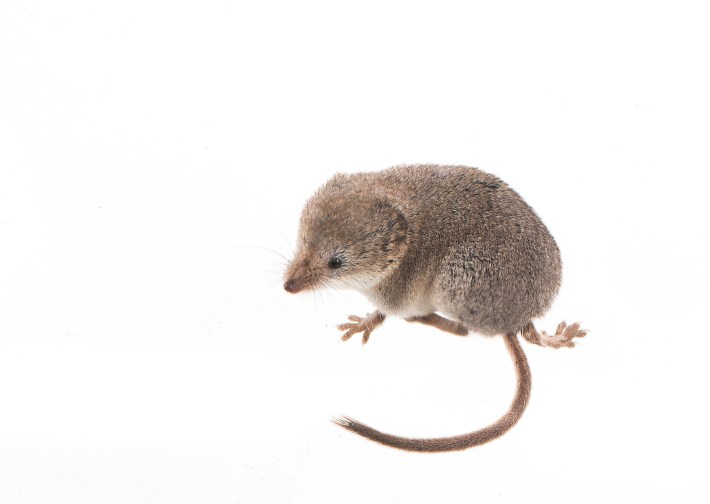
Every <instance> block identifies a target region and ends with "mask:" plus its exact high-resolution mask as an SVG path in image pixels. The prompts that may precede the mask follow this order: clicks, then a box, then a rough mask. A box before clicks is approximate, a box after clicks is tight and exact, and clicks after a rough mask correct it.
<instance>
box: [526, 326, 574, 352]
mask: <svg viewBox="0 0 710 504" xmlns="http://www.w3.org/2000/svg"><path fill="white" fill-rule="evenodd" d="M521 334H522V336H523V338H525V339H526V340H528V341H529V342H530V343H534V344H536V345H540V346H544V347H551V348H560V347H563V346H564V347H569V348H572V347H574V341H573V340H574V338H583V337H584V336H586V334H587V330H586V329H580V327H579V323H578V322H575V323H574V324H572V325H570V326H568V325H567V323H566V322H560V323H559V325H558V326H557V330H556V331H555V334H547V333H546V332H545V331H541V332H537V330H536V329H535V326H534V325H533V323H532V322H528V323H527V324H526V325H525V327H523V329H522V331H521Z"/></svg>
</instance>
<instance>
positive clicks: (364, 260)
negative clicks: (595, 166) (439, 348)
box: [284, 165, 585, 451]
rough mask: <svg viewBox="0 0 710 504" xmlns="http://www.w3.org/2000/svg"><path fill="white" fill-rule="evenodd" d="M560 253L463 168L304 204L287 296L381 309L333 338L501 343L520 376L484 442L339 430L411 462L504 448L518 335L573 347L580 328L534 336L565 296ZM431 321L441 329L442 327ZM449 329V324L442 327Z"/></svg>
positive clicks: (343, 187)
mask: <svg viewBox="0 0 710 504" xmlns="http://www.w3.org/2000/svg"><path fill="white" fill-rule="evenodd" d="M560 279H561V263H560V253H559V250H558V248H557V245H556V244H555V241H554V240H553V238H552V236H551V235H550V233H549V232H548V230H547V228H546V227H545V225H544V224H543V223H542V221H540V219H539V218H538V216H537V215H536V214H535V212H534V211H533V210H532V208H530V207H529V206H528V205H527V204H526V203H525V202H524V201H523V200H522V198H521V197H520V196H519V195H518V194H517V193H516V192H515V191H513V190H512V189H511V188H510V187H508V185H507V184H505V183H504V182H502V181H501V180H500V179H498V178H496V177H494V176H493V175H489V174H487V173H484V172H482V171H480V170H478V169H475V168H467V167H462V166H435V165H417V166H398V167H394V168H390V169H388V170H384V171H380V172H372V173H356V174H353V175H342V174H339V175H336V176H335V177H333V178H332V179H331V180H330V181H328V182H327V183H326V184H325V185H324V186H323V187H321V188H320V189H319V190H318V191H317V192H316V193H315V195H314V196H313V197H312V198H311V199H310V200H309V201H308V203H307V204H306V206H305V208H304V210H303V214H302V216H301V222H300V228H299V239H298V251H297V253H296V257H295V258H294V259H293V261H292V262H291V263H290V264H289V267H288V270H287V272H286V282H285V284H284V288H285V289H286V290H287V291H289V292H299V291H301V290H307V289H315V288H318V287H322V286H333V287H346V288H354V289H356V290H359V291H361V292H363V293H364V294H365V295H366V296H367V297H368V298H369V299H370V300H371V301H372V303H373V304H374V305H375V306H376V307H377V311H376V312H374V313H372V314H370V315H369V316H368V317H366V318H361V317H351V318H350V320H351V321H352V322H351V323H346V324H343V325H341V326H339V328H340V329H341V330H344V331H346V332H345V334H344V335H343V339H344V340H345V339H348V338H350V337H351V336H352V335H353V334H355V333H358V332H362V333H363V343H365V342H367V340H368V338H369V336H370V333H371V332H372V330H373V329H374V328H375V327H377V326H378V325H379V324H381V323H382V322H383V321H384V319H385V317H386V316H387V315H394V316H398V317H402V318H405V319H407V320H410V321H417V322H422V323H426V324H430V325H433V326H436V327H438V328H439V329H442V330H444V331H447V332H452V333H454V334H465V333H466V332H467V331H468V330H472V331H475V332H477V333H480V334H484V335H504V336H505V339H506V343H507V345H508V349H509V351H510V353H511V356H512V358H513V360H514V362H515V364H516V372H517V375H518V389H517V392H516V396H515V399H514V401H513V404H512V405H511V409H510V410H509V411H508V413H506V414H505V415H504V416H503V417H502V418H501V419H500V420H499V421H498V422H496V423H495V424H493V425H491V426H489V427H486V428H484V429H482V430H479V431H475V432H472V433H470V434H464V435H461V436H454V437H450V438H441V439H408V438H402V437H398V436H393V435H390V434H384V433H382V432H379V431H377V430H375V429H373V428H371V427H368V426H367V425H364V424H361V423H359V422H357V421H355V420H352V419H349V418H346V417H343V418H339V419H337V420H336V423H337V424H338V425H341V426H342V427H345V428H346V429H349V430H351V431H353V432H356V433H358V434H360V435H363V436H365V437H368V438H370V439H372V440H374V441H378V442H380V443H383V444H387V445H390V446H394V447H397V448H402V449H406V450H415V451H442V450H459V449H463V448H467V447H469V446H475V445H477V444H481V443H484V442H486V441H488V440H490V439H493V438H495V437H498V436H500V435H501V434H502V433H503V432H505V431H506V430H508V429H509V428H510V427H512V425H513V424H514V423H515V422H516V421H517V420H518V418H520V415H522V412H523V410H524V408H525V405H526V404H527V398H528V395H529V393H530V371H529V369H528V364H527V361H526V359H525V354H524V353H523V351H522V349H521V348H520V346H519V344H518V341H517V339H516V335H517V334H518V333H519V332H521V331H522V334H523V336H524V337H525V339H526V340H528V341H530V342H532V343H536V344H539V345H542V346H552V347H555V348H558V347H561V346H573V345H574V343H573V342H572V340H573V338H576V337H581V336H584V334H585V331H582V330H580V329H579V325H578V324H573V325H571V326H567V325H566V324H564V323H563V324H560V326H559V327H558V330H557V332H556V333H555V334H553V335H547V334H546V333H544V332H542V333H538V332H537V331H536V330H535V328H534V326H533V325H532V322H531V320H532V319H534V318H536V317H539V316H541V315H543V314H544V313H545V311H546V310H547V309H548V308H549V307H550V305H551V304H552V301H553V300H554V298H555V296H556V294H557V291H558V290H559V287H560ZM437 313H440V314H443V315H445V316H446V317H448V318H443V317H441V316H439V315H437ZM449 319H450V320H449Z"/></svg>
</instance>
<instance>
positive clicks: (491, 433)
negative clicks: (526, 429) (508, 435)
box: [333, 333, 531, 452]
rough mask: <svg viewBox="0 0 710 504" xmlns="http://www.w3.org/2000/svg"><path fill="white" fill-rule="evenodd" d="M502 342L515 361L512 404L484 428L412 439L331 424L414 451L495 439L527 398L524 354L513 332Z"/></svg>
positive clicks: (339, 421)
mask: <svg viewBox="0 0 710 504" xmlns="http://www.w3.org/2000/svg"><path fill="white" fill-rule="evenodd" d="M505 343H506V346H507V347H508V351H509V352H510V356H511V357H512V358H513V362H514V363H515V370H516V372H517V376H518V388H517V391H516V393H515V399H513V403H512V404H511V405H510V408H509V409H508V412H507V413H506V414H505V415H503V416H502V417H501V418H500V419H499V420H498V421H497V422H496V423H494V424H492V425H489V426H488V427H485V428H483V429H480V430H477V431H474V432H471V433H468V434H462V435H460V436H451V437H444V438H431V439H416V438H406V437H399V436H394V435H392V434H385V433H384V432H380V431H378V430H376V429H373V428H372V427H370V426H368V425H365V424H362V423H360V422H358V421H357V420H353V419H352V418H349V417H338V418H334V419H333V423H335V424H336V425H339V426H341V427H343V428H344V429H347V430H349V431H352V432H354V433H356V434H359V435H361V436H363V437H366V438H368V439H371V440H372V441H376V442H378V443H381V444H383V445H387V446H391V447H393V448H399V449H401V450H408V451H417V452H444V451H456V450H465V449H466V448H471V447H472V446H478V445H481V444H483V443H487V442H488V441H491V440H493V439H496V438H497V437H500V436H502V435H503V434H504V433H505V432H506V431H508V430H509V429H510V428H511V427H512V426H513V425H515V423H516V422H517V421H518V420H519V419H520V417H521V416H522V415H523V411H525V407H526V406H527V404H528V399H529V398H530V386H531V376H530V367H529V366H528V360H527V359H526V358H525V353H524V352H523V349H522V348H521V347H520V343H518V338H517V337H516V333H511V334H506V335H505Z"/></svg>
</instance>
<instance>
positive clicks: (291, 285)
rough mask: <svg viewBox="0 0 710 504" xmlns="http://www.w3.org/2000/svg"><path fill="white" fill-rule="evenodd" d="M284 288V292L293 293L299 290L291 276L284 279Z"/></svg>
mask: <svg viewBox="0 0 710 504" xmlns="http://www.w3.org/2000/svg"><path fill="white" fill-rule="evenodd" d="M284 289H285V290H286V292H290V293H291V294H295V293H297V292H298V290H299V289H298V285H296V282H295V281H294V280H293V279H291V278H289V279H288V280H286V283H284Z"/></svg>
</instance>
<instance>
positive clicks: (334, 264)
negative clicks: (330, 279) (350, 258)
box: [328, 257, 343, 269]
mask: <svg viewBox="0 0 710 504" xmlns="http://www.w3.org/2000/svg"><path fill="white" fill-rule="evenodd" d="M342 265H343V260H342V259H341V258H340V257H331V258H330V261H328V267H329V268H330V269H338V268H340V267H341V266H342Z"/></svg>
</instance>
